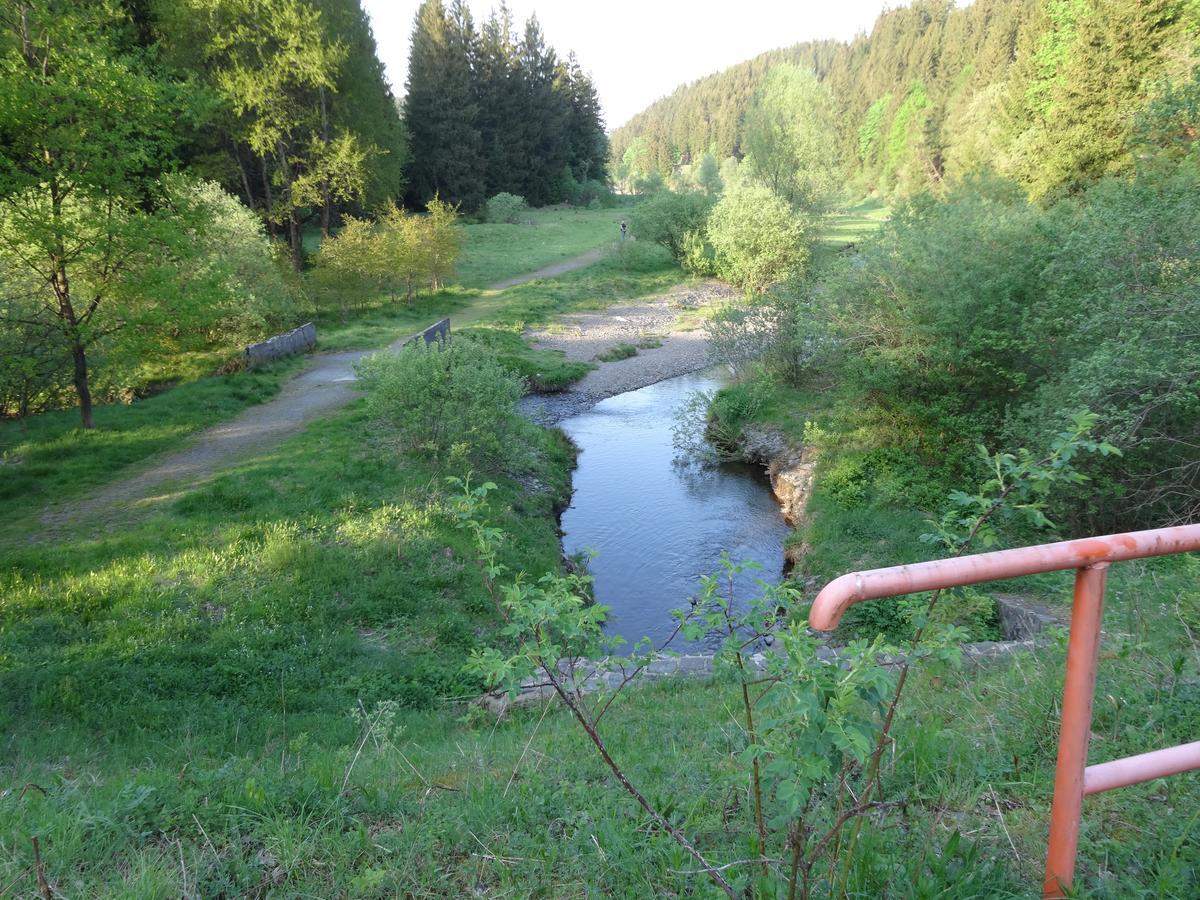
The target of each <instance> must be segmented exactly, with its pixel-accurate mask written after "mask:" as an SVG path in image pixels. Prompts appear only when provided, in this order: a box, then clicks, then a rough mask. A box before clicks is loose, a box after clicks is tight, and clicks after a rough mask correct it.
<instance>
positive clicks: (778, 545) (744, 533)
mask: <svg viewBox="0 0 1200 900" xmlns="http://www.w3.org/2000/svg"><path fill="white" fill-rule="evenodd" d="M723 383H724V378H723V372H722V371H721V370H720V369H709V370H706V371H704V372H698V373H694V374H691V375H684V376H681V377H678V378H671V379H668V380H666V381H661V382H659V383H657V384H653V385H650V386H649V387H644V388H641V389H639V390H635V391H629V392H628V393H624V394H618V395H617V396H615V397H610V398H609V399H607V400H602V401H601V402H600V403H598V404H596V405H595V406H593V407H592V408H590V409H589V410H587V411H585V412H582V413H579V414H576V415H572V416H568V417H567V418H564V419H561V420H560V421H559V422H558V425H559V427H560V428H562V429H563V430H564V431H565V432H566V433H567V434H568V435H570V437H571V439H572V440H573V441H574V442H575V444H576V445H577V446H578V447H579V448H580V454H579V461H578V468H577V469H576V470H575V473H574V478H573V484H574V493H573V495H572V500H571V505H570V507H568V508H567V510H566V511H565V512H564V513H563V516H562V530H563V539H562V540H563V549H564V550H565V551H566V552H567V553H568V554H574V553H577V552H580V551H584V550H587V549H590V550H593V551H595V553H596V557H595V559H593V560H592V562H591V564H590V566H589V571H590V573H591V574H592V576H593V577H594V579H595V591H596V599H597V601H599V602H600V603H603V604H605V605H606V606H608V607H609V608H610V613H609V617H608V622H607V624H606V629H607V630H608V631H609V633H612V634H619V635H621V636H622V637H624V638H625V639H626V640H627V641H628V642H629V645H630V646H632V644H633V643H634V642H635V641H636V640H637V639H639V638H640V637H642V636H649V637H650V638H652V639H653V640H654V641H655V643H656V644H658V643H660V642H661V641H662V640H663V639H664V638H666V636H667V635H669V634H670V632H671V630H672V629H673V627H674V622H673V621H672V618H671V615H670V613H671V610H672V609H676V608H681V607H686V606H687V602H688V598H689V597H691V596H693V595H694V594H695V593H696V591H697V589H698V578H699V576H700V575H702V574H705V573H709V572H714V571H717V570H718V569H719V557H720V554H721V551H722V550H727V551H728V552H729V553H730V555H731V556H732V557H733V558H734V559H735V560H755V561H756V562H758V563H760V564H761V565H762V569H761V570H759V571H756V572H750V573H747V574H746V575H744V576H743V577H742V578H741V579H740V580H739V583H738V584H737V585H736V586H735V597H737V598H738V599H740V600H743V601H744V600H745V599H747V598H748V597H751V596H754V592H755V590H756V585H755V584H754V580H755V579H756V578H761V579H763V580H765V581H769V582H777V581H778V580H779V579H780V577H781V575H782V568H783V542H784V539H785V538H786V536H787V534H788V532H789V529H788V526H787V525H786V523H785V522H784V521H783V516H782V515H781V514H780V511H779V506H778V504H777V503H776V502H775V498H774V497H773V495H772V494H771V489H770V485H769V484H768V482H767V479H766V476H765V474H764V472H763V470H762V468H761V467H757V466H748V465H744V464H740V463H723V464H721V465H708V466H700V465H696V464H695V463H690V464H689V463H681V461H680V460H678V459H677V458H676V451H675V447H674V444H673V440H672V425H673V424H674V420H675V412H676V410H678V409H679V408H680V407H681V406H682V405H683V404H684V403H685V402H686V401H687V399H688V398H689V397H690V396H691V395H692V394H693V393H694V392H696V391H700V390H703V391H712V390H715V389H717V388H718V387H720V386H721V385H722V384H723ZM714 640H715V639H714ZM706 643H708V642H706Z"/></svg>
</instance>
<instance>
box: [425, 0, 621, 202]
mask: <svg viewBox="0 0 1200 900" xmlns="http://www.w3.org/2000/svg"><path fill="white" fill-rule="evenodd" d="M404 121H405V124H406V126H407V129H408V133H409V136H410V141H411V149H412V161H411V163H410V165H409V168H408V179H409V182H408V194H407V199H408V202H409V204H410V205H411V206H413V207H421V206H424V205H425V204H426V203H428V202H429V200H431V199H432V198H434V197H435V196H440V197H441V198H442V199H444V200H447V201H449V202H452V203H456V204H461V205H462V207H463V208H464V209H465V210H468V211H474V210H476V209H478V208H480V207H481V206H482V205H483V203H484V201H486V200H487V198H489V197H492V196H494V195H496V194H499V193H509V194H514V195H517V196H521V197H524V198H525V199H526V200H528V201H529V202H530V203H531V204H533V205H534V206H542V205H546V204H549V203H557V202H561V201H564V200H566V201H571V202H573V203H581V202H582V203H586V202H588V201H589V200H591V199H594V198H596V197H598V196H600V195H601V194H603V193H605V192H606V191H607V180H608V140H607V137H606V136H605V132H604V123H603V118H602V114H601V110H600V103H599V100H598V98H597V96H596V89H595V87H594V86H593V84H592V81H591V79H590V78H589V77H588V75H587V74H586V73H585V72H584V71H583V69H582V68H581V67H580V65H579V62H578V60H577V59H576V58H575V56H574V54H569V55H568V56H567V58H566V59H563V58H561V57H560V56H559V55H558V54H557V53H556V52H555V50H554V48H552V47H550V46H548V45H547V44H546V40H545V37H544V35H543V33H542V29H541V26H540V25H539V24H538V21H537V18H536V16H535V17H531V18H530V19H529V20H528V21H527V22H526V23H525V26H524V28H523V29H522V30H521V31H520V32H519V33H518V32H517V30H516V27H515V24H514V22H513V18H512V14H511V12H510V11H509V9H508V7H507V6H506V5H505V4H503V3H501V4H500V6H499V8H498V9H496V10H494V11H493V12H492V14H491V15H490V16H489V18H488V19H487V21H486V22H484V23H483V24H482V26H481V27H476V25H475V22H474V19H473V17H472V15H471V11H470V9H469V7H468V6H467V3H466V2H465V0H452V2H451V3H450V4H449V6H447V5H446V4H444V3H443V2H442V0H425V2H424V3H422V4H421V7H420V9H419V10H418V11H417V14H416V19H415V21H414V24H413V32H412V50H411V54H410V57H409V70H408V83H407V91H406V96H405V100H404Z"/></svg>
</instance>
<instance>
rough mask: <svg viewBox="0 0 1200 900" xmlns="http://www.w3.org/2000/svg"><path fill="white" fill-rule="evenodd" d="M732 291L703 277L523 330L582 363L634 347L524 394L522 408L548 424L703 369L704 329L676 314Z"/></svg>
mask: <svg viewBox="0 0 1200 900" xmlns="http://www.w3.org/2000/svg"><path fill="white" fill-rule="evenodd" d="M736 296H737V292H736V291H734V290H733V289H732V288H730V287H729V286H728V285H724V284H721V283H720V282H717V281H706V282H703V283H701V284H698V285H687V286H685V287H682V288H677V289H676V290H673V291H671V292H669V293H667V294H662V295H660V296H657V297H651V298H648V299H646V300H641V301H638V302H637V303H625V304H621V305H619V306H610V307H609V308H608V309H606V310H604V311H603V312H596V313H579V314H576V315H571V316H565V317H563V318H562V319H560V320H559V321H558V322H556V323H555V324H554V325H553V326H550V327H548V328H543V329H539V330H537V331H530V332H528V333H527V337H530V338H532V339H533V341H534V344H535V346H536V347H538V348H539V349H543V350H561V351H562V352H563V353H564V354H565V355H566V357H567V358H568V359H577V360H581V361H585V362H591V361H594V360H595V359H596V357H597V356H598V355H599V354H602V353H604V352H605V351H606V350H610V349H611V348H613V347H615V346H617V345H619V344H633V345H634V346H635V347H637V348H638V351H637V355H636V356H631V357H628V358H627V359H618V360H613V361H611V362H600V363H599V365H598V367H597V368H595V369H593V370H592V371H591V372H589V373H588V374H587V375H585V376H584V377H583V378H582V379H580V380H579V381H577V382H576V383H575V384H573V385H571V387H570V388H568V389H567V390H565V391H562V392H561V393H558V394H544V395H539V396H533V397H528V398H526V400H525V409H526V411H527V412H528V413H529V414H530V415H531V416H532V417H533V418H534V419H535V420H537V421H539V422H542V423H543V424H553V423H555V422H558V421H561V420H562V419H564V418H566V417H567V416H572V415H576V414H577V413H580V412H583V411H584V410H586V409H589V408H591V407H592V406H594V405H595V404H597V403H599V402H600V401H601V400H604V399H605V398H607V397H613V396H616V395H617V394H623V393H625V392H626V391H633V390H637V389H638V388H642V387H646V386H647V385H650V384H655V383H657V382H659V381H663V380H665V379H667V378H674V377H675V376H677V375H686V374H688V373H689V372H695V371H698V370H700V369H703V368H705V367H706V366H708V365H709V363H710V359H709V355H708V342H707V340H706V335H705V332H704V330H703V329H702V328H698V327H691V328H687V327H683V326H682V325H681V322H680V316H681V315H682V314H684V313H685V312H687V311H689V310H697V309H701V308H703V307H707V306H713V305H717V304H721V303H727V302H728V301H729V300H731V299H733V298H735V297H736ZM656 344H657V345H658V346H655V345H656ZM639 345H640V346H639Z"/></svg>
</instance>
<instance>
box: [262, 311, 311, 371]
mask: <svg viewBox="0 0 1200 900" xmlns="http://www.w3.org/2000/svg"><path fill="white" fill-rule="evenodd" d="M316 345H317V326H316V325H314V324H313V323H312V322H306V323H305V324H303V325H301V326H300V327H299V328H295V329H293V330H291V331H289V332H287V333H286V334H277V335H275V337H271V338H267V339H266V340H265V341H261V342H260V343H257V344H251V345H250V346H249V347H247V348H246V368H248V369H252V368H254V367H255V366H261V365H262V364H263V363H266V362H270V361H271V360H273V359H279V358H280V357H281V356H291V355H292V354H293V353H307V352H308V351H309V350H311V349H312V348H313V347H315V346H316Z"/></svg>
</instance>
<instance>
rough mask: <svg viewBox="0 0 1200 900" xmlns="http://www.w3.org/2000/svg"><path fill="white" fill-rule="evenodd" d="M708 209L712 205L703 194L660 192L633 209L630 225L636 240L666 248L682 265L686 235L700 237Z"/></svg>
mask: <svg viewBox="0 0 1200 900" xmlns="http://www.w3.org/2000/svg"><path fill="white" fill-rule="evenodd" d="M711 209H712V201H711V200H710V199H709V198H708V197H706V196H704V195H703V194H700V193H695V192H692V193H686V194H675V193H672V192H670V191H662V192H660V193H658V194H655V195H654V196H653V197H651V198H650V199H649V200H647V201H645V202H644V203H642V204H640V205H639V206H638V207H637V208H636V209H634V210H633V212H632V213H630V216H629V224H630V228H631V229H632V231H633V234H634V236H635V237H636V238H638V240H643V241H651V242H653V243H655V244H659V245H661V246H663V247H666V248H667V249H668V250H669V251H671V256H673V257H675V259H676V260H679V261H682V260H683V258H684V253H685V245H686V243H687V236H688V234H690V233H700V234H703V232H704V226H705V222H706V221H707V219H708V213H709V210H711Z"/></svg>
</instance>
